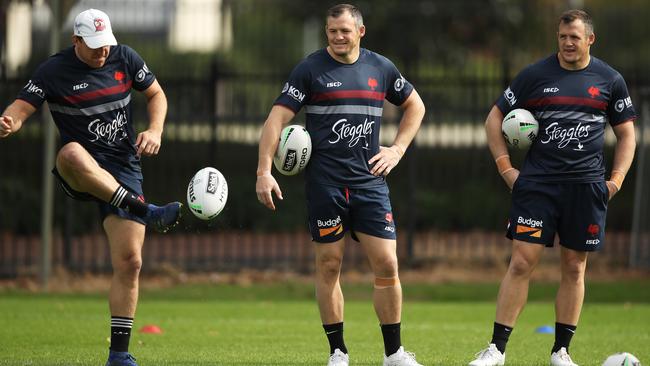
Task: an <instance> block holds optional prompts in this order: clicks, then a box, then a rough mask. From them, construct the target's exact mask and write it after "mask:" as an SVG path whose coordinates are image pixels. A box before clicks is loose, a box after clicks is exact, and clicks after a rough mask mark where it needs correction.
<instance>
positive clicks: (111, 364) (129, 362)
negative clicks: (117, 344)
mask: <svg viewBox="0 0 650 366" xmlns="http://www.w3.org/2000/svg"><path fill="white" fill-rule="evenodd" d="M106 366H138V364H137V363H135V357H133V356H131V354H130V353H128V352H115V351H110V353H109V354H108V361H106Z"/></svg>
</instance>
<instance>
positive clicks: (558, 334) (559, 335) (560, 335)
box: [551, 323, 577, 353]
mask: <svg viewBox="0 0 650 366" xmlns="http://www.w3.org/2000/svg"><path fill="white" fill-rule="evenodd" d="M576 328H577V327H576V326H575V325H569V324H562V323H555V344H553V350H551V353H553V352H557V351H559V350H560V348H562V347H564V348H566V352H567V353H569V343H571V338H573V334H574V333H575V332H576Z"/></svg>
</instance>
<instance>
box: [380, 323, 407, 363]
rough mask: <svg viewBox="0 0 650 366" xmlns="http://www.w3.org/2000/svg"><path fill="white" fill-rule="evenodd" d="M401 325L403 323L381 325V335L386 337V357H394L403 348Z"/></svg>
mask: <svg viewBox="0 0 650 366" xmlns="http://www.w3.org/2000/svg"><path fill="white" fill-rule="evenodd" d="M400 325H401V323H395V324H382V325H381V334H382V335H383V336H384V353H385V354H386V356H390V355H392V354H393V353H395V352H397V350H399V348H400V347H402V339H401V338H400Z"/></svg>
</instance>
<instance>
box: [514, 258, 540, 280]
mask: <svg viewBox="0 0 650 366" xmlns="http://www.w3.org/2000/svg"><path fill="white" fill-rule="evenodd" d="M533 269H535V263H534V262H533V261H532V260H530V259H529V258H526V257H524V256H513V257H512V259H510V268H509V272H510V273H511V274H512V275H513V276H517V277H528V276H530V274H531V273H532V272H533Z"/></svg>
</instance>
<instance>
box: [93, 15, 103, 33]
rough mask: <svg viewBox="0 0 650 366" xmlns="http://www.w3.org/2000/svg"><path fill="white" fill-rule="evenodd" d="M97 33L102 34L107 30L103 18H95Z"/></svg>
mask: <svg viewBox="0 0 650 366" xmlns="http://www.w3.org/2000/svg"><path fill="white" fill-rule="evenodd" d="M94 22H95V32H101V31H103V30H104V29H106V24H105V23H104V19H102V18H95V21H94Z"/></svg>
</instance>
